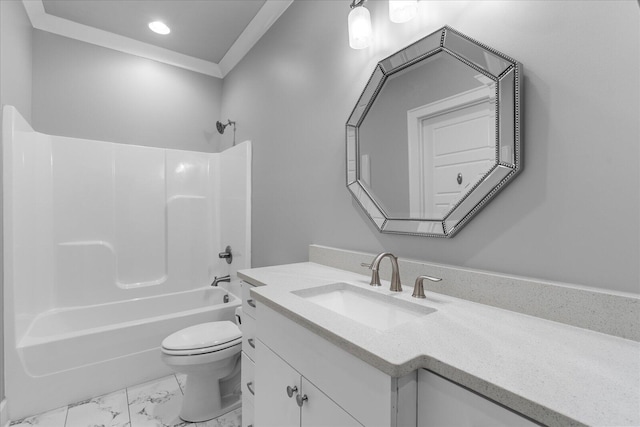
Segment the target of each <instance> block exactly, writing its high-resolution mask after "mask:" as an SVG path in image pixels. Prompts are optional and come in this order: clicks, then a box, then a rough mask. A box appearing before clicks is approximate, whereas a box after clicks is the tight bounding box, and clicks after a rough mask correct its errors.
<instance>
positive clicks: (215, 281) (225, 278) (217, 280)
mask: <svg viewBox="0 0 640 427" xmlns="http://www.w3.org/2000/svg"><path fill="white" fill-rule="evenodd" d="M221 282H229V283H231V276H230V275H228V274H227V275H226V276H222V277H218V276H216V277H215V278H214V279H213V282H212V283H211V286H218V283H221Z"/></svg>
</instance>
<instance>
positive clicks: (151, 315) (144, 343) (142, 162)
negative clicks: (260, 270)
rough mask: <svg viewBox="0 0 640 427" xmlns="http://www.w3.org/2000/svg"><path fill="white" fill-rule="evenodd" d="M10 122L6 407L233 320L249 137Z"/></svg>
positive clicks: (115, 383) (137, 373)
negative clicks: (228, 142) (88, 131)
mask: <svg viewBox="0 0 640 427" xmlns="http://www.w3.org/2000/svg"><path fill="white" fill-rule="evenodd" d="M0 1H1V0H0ZM2 131H3V134H2V136H3V138H2V150H3V167H4V173H5V180H4V182H3V192H4V193H3V194H4V207H3V213H4V221H5V233H4V236H3V237H4V239H3V240H4V247H5V251H4V265H5V272H7V273H6V276H5V277H6V279H5V282H4V306H3V309H4V313H5V366H6V370H5V373H6V374H5V390H6V395H7V396H10V398H9V399H7V401H6V402H7V403H6V405H7V406H6V407H7V410H8V412H9V414H10V416H11V419H20V418H23V417H26V416H29V415H32V414H34V413H41V412H45V411H48V410H50V409H53V408H59V407H62V406H66V405H68V404H70V403H72V402H79V401H83V400H86V399H88V398H90V397H92V396H100V395H103V394H106V393H108V392H111V391H113V390H119V389H122V388H124V387H126V386H127V385H131V384H140V383H143V382H145V381H148V380H149V379H151V378H161V377H163V376H166V375H169V374H171V373H172V370H171V368H169V367H168V366H166V365H165V364H164V363H163V362H162V360H161V358H160V357H159V354H160V344H161V342H162V341H163V340H164V339H165V338H166V337H167V336H168V335H170V334H172V333H174V332H175V331H178V330H181V329H184V328H186V327H189V326H192V325H196V324H201V323H206V322H215V321H232V320H234V316H235V309H236V307H238V306H240V299H239V298H236V297H235V296H234V295H238V294H239V286H240V284H239V280H237V279H236V271H237V269H243V268H249V267H250V266H251V231H250V230H251V210H250V209H251V143H250V142H249V141H247V142H243V143H241V144H237V145H236V146H235V147H229V148H227V149H226V150H224V151H221V152H220V153H208V152H197V151H186V150H178V149H168V148H167V149H165V148H158V147H143V146H137V145H133V144H118V143H113V142H106V141H91V140H85V139H76V138H67V137H62V136H53V135H47V134H43V133H38V132H35V131H34V130H33V128H31V126H30V125H29V123H28V122H27V121H26V120H25V119H24V118H22V116H20V114H19V113H18V112H17V110H16V109H15V108H13V107H10V106H5V107H4V109H3V123H2ZM78 159H82V161H78ZM78 176H82V177H83V178H82V180H78V178H77V177H78ZM225 245H229V246H230V247H229V248H228V250H225V251H224V252H220V249H221V248H224V247H225ZM231 248H233V253H232V250H231ZM227 253H229V254H230V255H229V256H227ZM231 253H232V255H233V263H232V264H227V262H225V261H229V260H231ZM220 254H221V255H222V259H220V258H219V256H220ZM215 276H217V277H218V278H219V279H223V277H224V276H227V277H228V278H229V281H228V282H227V283H224V284H222V283H218V284H219V286H217V287H212V286H211V283H212V281H213V280H214V277H215ZM220 281H221V280H218V282H220ZM233 291H234V292H233ZM87 378H91V381H87ZM224 392H225V390H223V393H224Z"/></svg>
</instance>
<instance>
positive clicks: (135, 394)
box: [9, 375, 242, 427]
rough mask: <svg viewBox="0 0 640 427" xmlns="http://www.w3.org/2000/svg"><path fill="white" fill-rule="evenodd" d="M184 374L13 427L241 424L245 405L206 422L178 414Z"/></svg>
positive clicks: (231, 426)
mask: <svg viewBox="0 0 640 427" xmlns="http://www.w3.org/2000/svg"><path fill="white" fill-rule="evenodd" d="M184 378H185V377H184V375H178V376H177V377H176V376H175V375H171V376H168V377H165V378H160V379H158V380H154V381H150V382H148V383H144V384H140V385H137V386H133V387H129V388H127V389H124V390H120V391H116V392H114V393H110V394H107V395H104V396H100V397H95V398H93V399H91V400H87V401H84V402H79V403H76V404H73V405H69V406H68V407H64V408H59V409H54V410H52V411H49V412H45V413H44V414H40V415H35V416H32V417H28V418H25V419H23V420H17V421H12V422H11V423H10V424H9V425H10V426H12V427H23V426H40V427H182V426H190V427H240V426H241V425H242V419H241V417H242V410H241V408H238V409H236V410H235V411H232V412H229V413H227V414H224V415H222V416H221V417H219V418H216V419H214V420H210V421H207V422H204V423H187V422H184V421H182V420H181V419H180V418H179V417H178V413H179V412H180V406H181V405H182V396H183V387H184V384H185V382H184Z"/></svg>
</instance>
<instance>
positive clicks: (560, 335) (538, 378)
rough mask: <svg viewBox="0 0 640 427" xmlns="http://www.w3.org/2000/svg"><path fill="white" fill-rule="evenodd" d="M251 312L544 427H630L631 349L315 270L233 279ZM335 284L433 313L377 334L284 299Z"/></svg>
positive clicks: (633, 402)
mask: <svg viewBox="0 0 640 427" xmlns="http://www.w3.org/2000/svg"><path fill="white" fill-rule="evenodd" d="M238 276H239V277H240V278H241V279H243V280H245V281H248V282H250V283H251V284H253V285H256V286H262V285H267V286H264V287H258V288H255V289H252V290H251V294H252V296H253V297H254V298H255V299H256V300H257V301H258V302H259V303H263V304H265V305H266V306H268V307H270V308H272V309H274V310H276V311H277V312H279V313H281V314H282V315H284V316H286V317H288V318H290V319H292V320H293V321H295V322H296V323H298V324H300V325H302V326H304V327H306V328H307V329H309V330H310V331H313V332H314V333H316V334H318V335H320V336H322V337H323V338H325V339H326V340H328V341H329V342H331V343H333V344H335V345H337V346H338V347H340V348H342V349H343V350H345V351H347V352H349V353H351V354H353V355H354V356H356V357H358V358H360V359H361V360H363V361H364V362H366V363H368V364H370V365H372V366H374V367H376V368H377V369H379V370H381V371H382V372H384V373H386V374H388V375H390V376H394V377H400V376H403V375H405V374H408V373H410V372H412V371H415V370H416V369H419V368H425V369H429V370H431V371H433V372H435V373H437V374H440V375H442V376H443V377H445V378H448V379H450V380H452V381H454V382H456V383H459V384H461V385H463V386H465V387H468V388H469V389H471V390H474V391H476V392H478V393H480V394H482V395H484V396H486V397H488V398H490V399H492V400H494V401H496V402H498V403H501V404H502V405H504V406H507V407H509V408H512V409H513V410H515V411H517V412H520V413H522V414H524V415H526V416H528V417H530V418H532V419H534V420H536V421H538V422H540V423H543V424H547V425H553V426H555V425H558V426H566V425H592V426H626V425H632V426H639V425H640V343H638V342H637V341H632V340H627V339H623V338H619V337H615V336H612V335H606V334H603V333H599V332H594V331H590V330H587V329H582V328H577V327H574V326H569V325H565V324H562V323H557V322H553V321H549V320H544V319H540V318H537V317H533V316H528V315H524V314H519V313H516V312H512V311H508V310H503V309H499V308H495V307H490V306H486V305H482V304H478V303H474V302H470V301H466V300H464V299H459V298H454V297H450V296H447V295H442V294H437V293H433V292H427V298H426V299H422V300H419V299H416V298H412V297H411V291H412V286H410V287H407V286H404V291H403V292H402V293H396V292H390V291H389V283H388V282H386V281H384V280H383V281H382V284H383V286H382V287H376V288H374V287H370V286H369V285H368V284H369V279H370V278H369V277H367V276H363V275H361V274H356V273H352V272H347V271H344V270H339V269H335V268H332V267H327V266H323V265H320V264H315V263H309V262H307V263H299V264H288V265H281V266H274V267H264V268H255V269H249V270H243V271H239V272H238ZM336 282H344V283H348V284H352V285H355V286H361V287H363V288H364V289H366V290H368V291H371V292H376V293H382V294H387V295H393V296H394V298H399V299H403V300H406V301H410V302H412V303H415V304H421V305H425V306H428V307H431V308H434V309H436V310H437V311H436V312H435V313H432V314H428V315H426V316H424V317H421V318H418V319H416V320H413V321H410V322H407V323H405V324H402V325H399V326H396V327H395V328H392V329H389V330H386V331H380V330H377V329H374V328H371V327H368V326H366V325H364V324H361V323H359V322H356V321H353V320H351V319H348V318H346V317H343V316H340V315H338V314H336V313H334V312H333V311H331V310H328V309H326V308H323V307H321V306H319V305H316V304H314V303H312V302H310V301H307V300H305V299H304V298H302V297H300V296H298V295H295V294H293V293H291V292H292V291H296V290H300V289H306V288H311V287H316V286H322V285H327V284H332V283H336ZM410 288H411V289H410Z"/></svg>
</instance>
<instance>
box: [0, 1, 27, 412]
mask: <svg viewBox="0 0 640 427" xmlns="http://www.w3.org/2000/svg"><path fill="white" fill-rule="evenodd" d="M32 45H33V40H32V35H31V23H30V22H29V18H28V17H27V13H26V11H25V10H24V6H23V5H22V2H21V1H18V0H0V105H14V106H15V107H16V108H18V110H20V112H21V113H22V115H23V116H24V117H25V118H26V119H27V120H31V72H32V63H31V51H32ZM1 138H2V120H0V139H1ZM1 158H2V152H1V150H0V171H1V170H2V161H1ZM1 185H2V174H1V173H0V188H1ZM1 203H2V201H1V200H0V227H2V204H1ZM1 235H2V234H1V233H0V236H1ZM0 238H1V237H0ZM1 247H2V242H1V241H0V248H1ZM2 256H3V252H2V249H0V307H4V301H3V300H4V298H3V295H4V285H3V282H4V266H3V264H2V261H1V260H2ZM2 313H3V314H2V316H0V400H2V399H4V309H2Z"/></svg>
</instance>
